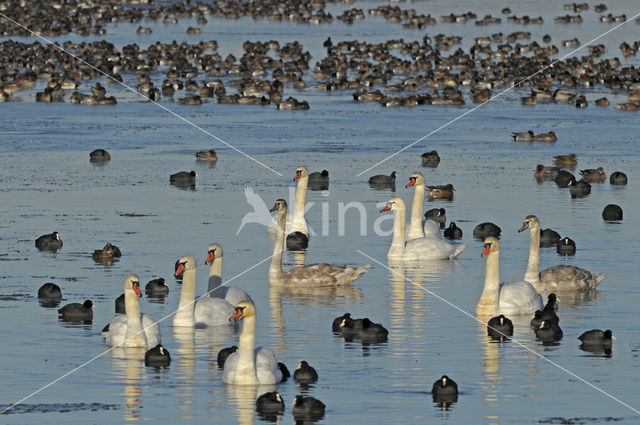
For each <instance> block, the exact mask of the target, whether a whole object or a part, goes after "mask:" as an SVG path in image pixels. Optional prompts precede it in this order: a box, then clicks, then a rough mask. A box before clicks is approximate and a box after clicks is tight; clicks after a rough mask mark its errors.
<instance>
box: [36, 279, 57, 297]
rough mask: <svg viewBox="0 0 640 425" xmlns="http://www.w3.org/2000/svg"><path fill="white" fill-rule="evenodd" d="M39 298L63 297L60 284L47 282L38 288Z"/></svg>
mask: <svg viewBox="0 0 640 425" xmlns="http://www.w3.org/2000/svg"><path fill="white" fill-rule="evenodd" d="M38 298H49V299H57V300H59V299H61V298H62V290H61V289H60V287H59V286H58V285H56V284H55V283H52V282H47V283H45V284H44V285H42V286H41V287H40V288H39V289H38Z"/></svg>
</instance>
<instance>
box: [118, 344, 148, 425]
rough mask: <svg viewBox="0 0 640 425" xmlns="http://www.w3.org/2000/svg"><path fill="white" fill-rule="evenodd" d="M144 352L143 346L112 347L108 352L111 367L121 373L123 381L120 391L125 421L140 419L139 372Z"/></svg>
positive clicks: (140, 384) (140, 386)
mask: <svg viewBox="0 0 640 425" xmlns="http://www.w3.org/2000/svg"><path fill="white" fill-rule="evenodd" d="M145 352H146V349H145V348H122V347H118V348H114V349H112V350H111V351H110V352H109V354H110V356H111V363H112V368H113V369H114V370H119V372H120V375H122V382H123V383H124V389H123V393H122V397H123V400H124V409H123V419H124V420H125V421H127V422H130V421H139V420H140V413H141V400H140V393H141V388H142V383H141V380H140V375H141V373H140V372H141V370H142V368H143V365H144V353H145Z"/></svg>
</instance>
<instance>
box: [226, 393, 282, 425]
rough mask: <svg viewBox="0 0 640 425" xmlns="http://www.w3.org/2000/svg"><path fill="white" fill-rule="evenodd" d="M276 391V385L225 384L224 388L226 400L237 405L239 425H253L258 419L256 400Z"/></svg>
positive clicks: (236, 411)
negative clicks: (256, 418)
mask: <svg viewBox="0 0 640 425" xmlns="http://www.w3.org/2000/svg"><path fill="white" fill-rule="evenodd" d="M275 389H276V386H275V385H231V384H225V386H224V392H225V396H226V399H227V400H229V401H230V402H232V403H234V404H235V413H236V416H237V418H238V424H239V425H253V424H254V423H255V417H256V413H255V412H256V400H257V399H258V397H260V396H261V395H262V394H264V393H268V392H269V391H275ZM277 419H278V418H277Z"/></svg>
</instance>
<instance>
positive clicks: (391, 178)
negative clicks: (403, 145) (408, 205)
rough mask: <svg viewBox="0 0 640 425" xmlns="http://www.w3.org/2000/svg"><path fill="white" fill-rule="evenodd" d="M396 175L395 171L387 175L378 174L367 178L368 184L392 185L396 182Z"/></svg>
mask: <svg viewBox="0 0 640 425" xmlns="http://www.w3.org/2000/svg"><path fill="white" fill-rule="evenodd" d="M396 177H398V172H397V171H394V172H392V173H391V174H390V175H388V176H385V175H383V174H378V175H375V176H373V177H371V178H369V184H370V185H372V186H394V185H395V184H396Z"/></svg>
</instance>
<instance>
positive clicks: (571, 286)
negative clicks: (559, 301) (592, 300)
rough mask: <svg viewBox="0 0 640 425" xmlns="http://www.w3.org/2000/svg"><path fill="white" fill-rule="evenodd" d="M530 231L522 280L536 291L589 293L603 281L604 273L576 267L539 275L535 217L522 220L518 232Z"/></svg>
mask: <svg viewBox="0 0 640 425" xmlns="http://www.w3.org/2000/svg"><path fill="white" fill-rule="evenodd" d="M527 228H528V229H530V233H531V239H530V241H529V262H528V264H527V271H526V272H525V274H524V280H526V281H527V282H530V283H531V284H532V285H533V286H534V287H535V288H536V289H537V290H543V289H544V290H546V291H547V292H550V293H551V292H567V291H590V290H592V289H595V288H596V287H597V286H598V285H599V284H600V282H602V280H603V279H604V277H605V275H604V273H591V272H590V271H588V270H585V269H581V268H580V267H576V266H566V265H557V266H552V267H549V268H548V269H546V270H544V271H542V273H539V272H538V271H539V270H540V221H538V217H536V216H535V215H529V216H527V217H526V218H525V219H524V223H522V227H521V228H520V229H519V230H518V232H523V231H524V230H526V229H527Z"/></svg>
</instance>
